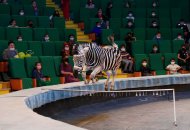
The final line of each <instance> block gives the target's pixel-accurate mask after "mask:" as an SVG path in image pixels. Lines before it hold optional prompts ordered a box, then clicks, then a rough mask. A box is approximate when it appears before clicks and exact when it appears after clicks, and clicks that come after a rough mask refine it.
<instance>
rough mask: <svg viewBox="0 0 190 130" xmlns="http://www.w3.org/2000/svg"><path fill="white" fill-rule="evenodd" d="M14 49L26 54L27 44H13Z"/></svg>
mask: <svg viewBox="0 0 190 130" xmlns="http://www.w3.org/2000/svg"><path fill="white" fill-rule="evenodd" d="M15 48H16V49H17V51H18V52H24V53H25V52H26V51H27V50H28V43H27V42H18V41H16V42H15Z"/></svg>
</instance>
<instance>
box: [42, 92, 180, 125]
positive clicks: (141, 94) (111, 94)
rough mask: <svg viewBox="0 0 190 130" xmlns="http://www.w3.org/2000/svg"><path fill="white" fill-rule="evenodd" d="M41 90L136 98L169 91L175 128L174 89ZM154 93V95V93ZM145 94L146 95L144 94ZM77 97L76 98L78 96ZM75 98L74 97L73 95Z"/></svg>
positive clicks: (81, 94)
mask: <svg viewBox="0 0 190 130" xmlns="http://www.w3.org/2000/svg"><path fill="white" fill-rule="evenodd" d="M42 90H52V91H67V92H69V94H70V95H73V96H74V95H75V94H74V93H80V94H79V95H80V96H83V95H88V94H89V95H90V96H92V95H93V94H95V93H103V94H106V96H107V95H108V94H109V93H110V96H114V95H115V94H114V93H116V94H117V93H119V94H123V93H125V94H126V95H127V94H129V93H136V96H144V95H146V94H147V92H152V94H153V96H155V95H159V94H158V92H160V93H161V92H163V95H165V93H166V92H167V93H169V91H172V95H173V114H174V125H175V126H177V117H176V100H175V90H174V89H149V90H120V91H98V90H73V89H43V88H42ZM155 92H156V93H155ZM145 93H146V94H145ZM79 95H78V96H79ZM75 96H76V95H75Z"/></svg>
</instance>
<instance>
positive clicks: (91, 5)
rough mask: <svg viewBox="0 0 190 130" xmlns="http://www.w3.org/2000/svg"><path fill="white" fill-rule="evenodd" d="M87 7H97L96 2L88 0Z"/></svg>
mask: <svg viewBox="0 0 190 130" xmlns="http://www.w3.org/2000/svg"><path fill="white" fill-rule="evenodd" d="M85 7H86V8H88V9H93V8H95V4H94V2H93V0H87V3H86V6H85Z"/></svg>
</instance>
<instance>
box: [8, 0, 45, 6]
mask: <svg viewBox="0 0 190 130" xmlns="http://www.w3.org/2000/svg"><path fill="white" fill-rule="evenodd" d="M35 1H36V2H37V4H38V5H41V6H42V5H43V6H45V4H46V0H35ZM31 3H32V1H31V0H8V4H9V5H17V4H19V5H31Z"/></svg>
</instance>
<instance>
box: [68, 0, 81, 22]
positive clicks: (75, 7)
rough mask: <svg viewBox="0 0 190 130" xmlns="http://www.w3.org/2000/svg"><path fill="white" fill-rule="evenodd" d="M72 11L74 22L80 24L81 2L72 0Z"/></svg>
mask: <svg viewBox="0 0 190 130" xmlns="http://www.w3.org/2000/svg"><path fill="white" fill-rule="evenodd" d="M70 3H72V4H70V11H71V13H72V15H73V20H74V21H76V22H79V18H80V7H81V4H80V3H81V1H79V0H70Z"/></svg>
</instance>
